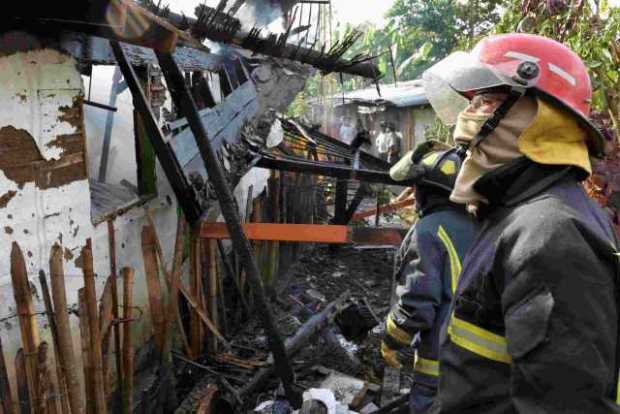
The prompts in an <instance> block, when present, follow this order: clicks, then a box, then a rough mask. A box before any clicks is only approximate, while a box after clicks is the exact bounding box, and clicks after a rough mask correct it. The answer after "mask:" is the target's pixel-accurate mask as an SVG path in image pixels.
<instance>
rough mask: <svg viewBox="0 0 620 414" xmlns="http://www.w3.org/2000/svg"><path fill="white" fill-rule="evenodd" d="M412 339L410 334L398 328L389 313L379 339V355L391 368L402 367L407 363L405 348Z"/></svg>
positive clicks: (409, 344) (406, 348)
mask: <svg viewBox="0 0 620 414" xmlns="http://www.w3.org/2000/svg"><path fill="white" fill-rule="evenodd" d="M412 340H413V337H412V335H410V334H408V333H407V332H405V331H404V330H403V329H402V328H400V327H399V326H398V325H397V324H396V322H395V321H394V316H393V315H392V313H390V314H389V315H388V317H387V319H386V321H385V334H384V336H383V340H382V341H381V356H382V357H383V360H384V361H385V363H386V364H387V365H389V366H390V367H392V368H402V367H403V365H408V363H407V361H406V359H408V358H407V354H408V352H407V350H408V349H409V347H410V346H411V341H412Z"/></svg>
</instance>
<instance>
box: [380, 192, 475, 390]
mask: <svg viewBox="0 0 620 414" xmlns="http://www.w3.org/2000/svg"><path fill="white" fill-rule="evenodd" d="M425 198H428V200H427V201H428V202H427V203H425V204H426V206H424V208H423V209H421V210H422V211H423V215H422V217H421V218H420V219H419V220H418V222H417V223H416V224H415V226H413V227H412V228H411V230H409V232H408V234H407V236H406V237H405V239H404V241H403V243H402V244H401V248H400V251H399V253H398V255H397V258H396V272H397V274H396V276H397V278H398V280H399V286H398V288H397V294H398V296H399V300H398V302H397V304H396V305H395V306H394V308H393V309H392V311H391V312H390V315H389V316H388V319H387V323H388V327H387V329H388V333H390V332H394V331H395V330H396V331H400V333H401V337H404V339H406V341H408V342H411V338H413V337H414V335H416V334H418V333H419V334H420V337H419V339H420V341H419V343H418V344H417V349H418V352H417V353H418V360H417V363H416V365H415V371H414V372H415V374H414V375H415V382H416V383H421V384H424V385H426V386H430V387H433V388H436V387H437V385H438V378H437V377H438V374H439V372H438V371H439V362H438V354H439V330H440V328H441V324H442V323H443V322H444V321H445V319H446V317H447V315H448V311H449V308H450V301H451V300H452V292H453V288H456V282H457V279H458V275H459V273H460V271H461V264H462V262H463V258H464V256H465V252H466V250H467V248H468V247H469V245H470V244H471V242H472V241H473V238H474V235H475V234H474V232H475V227H476V223H475V222H474V221H473V220H472V218H471V217H470V215H468V214H467V212H466V211H465V209H464V206H460V205H457V204H452V203H451V202H450V201H449V200H448V193H445V195H444V196H443V197H441V199H440V197H435V198H433V197H425ZM418 210H420V208H418ZM397 336H398V335H397ZM401 342H404V341H401ZM413 362H414V361H413V360H411V361H406V363H409V364H413Z"/></svg>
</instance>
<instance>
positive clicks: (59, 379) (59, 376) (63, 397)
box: [39, 270, 71, 413]
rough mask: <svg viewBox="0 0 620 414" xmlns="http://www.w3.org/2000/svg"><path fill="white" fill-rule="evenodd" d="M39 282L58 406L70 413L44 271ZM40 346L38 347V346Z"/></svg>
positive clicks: (54, 320) (52, 310) (54, 319)
mask: <svg viewBox="0 0 620 414" xmlns="http://www.w3.org/2000/svg"><path fill="white" fill-rule="evenodd" d="M39 283H40V285H41V295H42V296H43V304H44V305H45V313H46V314H47V321H48V323H49V327H50V332H51V333H52V341H53V343H54V358H55V360H56V383H57V387H58V392H59V394H60V406H61V407H62V411H64V412H66V413H70V412H71V411H70V409H69V401H68V400H67V384H66V383H65V374H64V372H63V370H62V367H63V362H62V353H61V352H60V344H59V341H58V327H57V326H56V318H55V316H54V308H53V307H52V297H51V296H50V290H49V287H48V286H47V280H46V278H45V272H43V270H41V271H39ZM39 348H40V347H39Z"/></svg>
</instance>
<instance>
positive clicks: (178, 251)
mask: <svg viewBox="0 0 620 414" xmlns="http://www.w3.org/2000/svg"><path fill="white" fill-rule="evenodd" d="M184 234H185V220H184V219H183V216H181V215H180V216H179V218H178V221H177V232H176V238H175V241H174V258H173V261H172V275H171V280H170V283H169V292H170V294H169V298H168V311H167V314H168V326H167V328H166V333H167V335H166V343H165V346H164V355H166V356H168V355H170V358H171V354H170V352H171V351H172V339H173V335H172V332H173V330H174V324H175V322H176V324H177V328H178V331H179V336H180V337H181V342H182V343H183V346H184V349H185V351H186V352H189V349H190V348H189V343H188V342H187V335H186V333H185V327H184V326H183V323H182V321H181V314H180V313H179V285H180V283H181V267H182V261H183V235H184ZM164 271H165V269H164ZM166 280H168V274H167V275H166ZM173 314H175V315H176V316H177V317H176V318H172V317H171V315H173Z"/></svg>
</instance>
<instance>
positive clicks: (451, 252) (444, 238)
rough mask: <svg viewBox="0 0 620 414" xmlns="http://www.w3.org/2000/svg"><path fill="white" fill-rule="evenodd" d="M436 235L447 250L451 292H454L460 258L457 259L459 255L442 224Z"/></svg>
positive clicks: (458, 273) (459, 271) (459, 272)
mask: <svg viewBox="0 0 620 414" xmlns="http://www.w3.org/2000/svg"><path fill="white" fill-rule="evenodd" d="M437 236H439V239H440V240H441V242H442V243H443V244H444V246H445V248H446V250H447V251H448V258H449V260H450V276H451V277H452V293H454V292H456V285H457V283H458V281H459V275H460V274H461V259H459V255H458V253H457V252H456V249H455V248H454V244H453V243H452V240H450V236H448V233H447V232H446V230H445V229H444V228H443V226H439V230H437Z"/></svg>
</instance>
